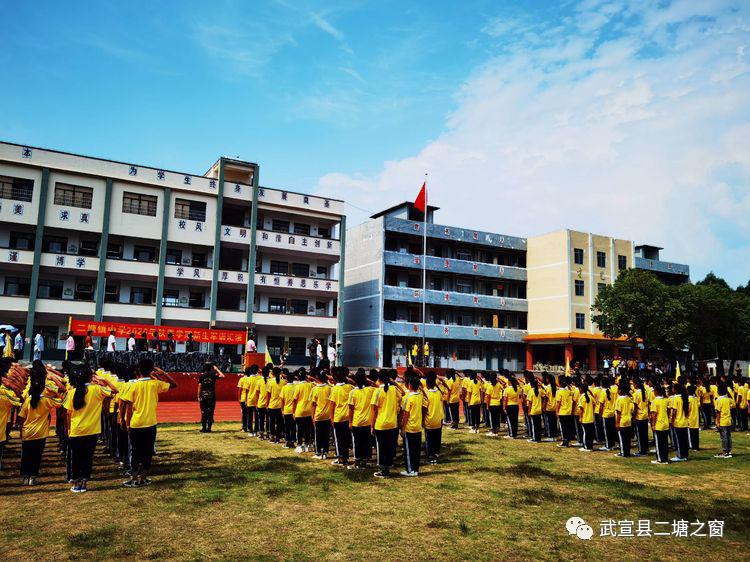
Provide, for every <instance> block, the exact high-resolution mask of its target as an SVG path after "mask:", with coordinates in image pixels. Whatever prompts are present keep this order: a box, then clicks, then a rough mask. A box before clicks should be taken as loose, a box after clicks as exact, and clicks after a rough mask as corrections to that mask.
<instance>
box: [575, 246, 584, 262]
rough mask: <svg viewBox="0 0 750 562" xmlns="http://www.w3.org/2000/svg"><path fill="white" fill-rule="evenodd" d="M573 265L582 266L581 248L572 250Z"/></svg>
mask: <svg viewBox="0 0 750 562" xmlns="http://www.w3.org/2000/svg"><path fill="white" fill-rule="evenodd" d="M573 263H575V264H577V265H583V248H573Z"/></svg>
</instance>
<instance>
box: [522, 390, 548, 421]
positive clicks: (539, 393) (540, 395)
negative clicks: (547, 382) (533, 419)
mask: <svg viewBox="0 0 750 562" xmlns="http://www.w3.org/2000/svg"><path fill="white" fill-rule="evenodd" d="M545 396H546V393H545V391H544V388H543V387H541V386H540V387H538V388H537V389H536V391H534V389H533V388H530V389H529V394H528V396H527V397H526V398H527V400H528V401H529V415H532V416H536V415H538V414H541V413H542V405H543V402H544V397H545Z"/></svg>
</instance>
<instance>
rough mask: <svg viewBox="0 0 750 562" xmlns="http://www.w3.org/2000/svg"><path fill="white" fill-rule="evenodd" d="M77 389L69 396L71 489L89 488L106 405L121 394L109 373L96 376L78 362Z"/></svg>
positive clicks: (65, 403) (75, 491)
mask: <svg viewBox="0 0 750 562" xmlns="http://www.w3.org/2000/svg"><path fill="white" fill-rule="evenodd" d="M71 382H72V383H73V388H74V390H73V391H72V392H68V393H67V395H66V396H65V401H64V407H65V409H66V410H67V412H68V421H69V427H70V430H69V434H68V439H69V440H70V441H69V443H70V452H71V454H70V460H71V466H70V470H71V474H70V475H71V477H72V479H73V486H72V487H71V488H70V491H71V492H74V493H81V492H86V491H87V490H88V488H87V482H88V480H90V479H91V468H92V466H93V463H94V450H95V449H96V442H97V440H98V439H99V434H100V433H101V432H102V405H103V403H104V401H105V400H106V399H107V398H109V397H110V396H112V395H113V394H117V387H116V386H115V385H114V383H113V382H112V381H111V380H109V379H108V378H106V377H95V376H94V375H93V373H92V372H91V369H90V368H89V366H88V365H86V364H83V365H78V366H77V367H76V368H75V370H74V371H73V379H72V381H71Z"/></svg>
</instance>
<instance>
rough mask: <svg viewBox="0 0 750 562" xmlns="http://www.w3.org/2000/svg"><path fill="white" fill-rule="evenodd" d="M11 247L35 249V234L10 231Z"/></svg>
mask: <svg viewBox="0 0 750 562" xmlns="http://www.w3.org/2000/svg"><path fill="white" fill-rule="evenodd" d="M9 242H10V247H11V248H12V249H13V250H33V249H34V235H33V234H27V233H25V232H11V233H10V240H9Z"/></svg>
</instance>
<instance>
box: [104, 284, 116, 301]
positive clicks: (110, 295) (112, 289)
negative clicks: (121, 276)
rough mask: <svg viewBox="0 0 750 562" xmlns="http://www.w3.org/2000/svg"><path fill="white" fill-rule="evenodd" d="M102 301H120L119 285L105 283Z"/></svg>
mask: <svg viewBox="0 0 750 562" xmlns="http://www.w3.org/2000/svg"><path fill="white" fill-rule="evenodd" d="M104 302H120V287H119V285H115V284H113V283H112V284H110V283H107V284H106V285H105V286H104Z"/></svg>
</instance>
